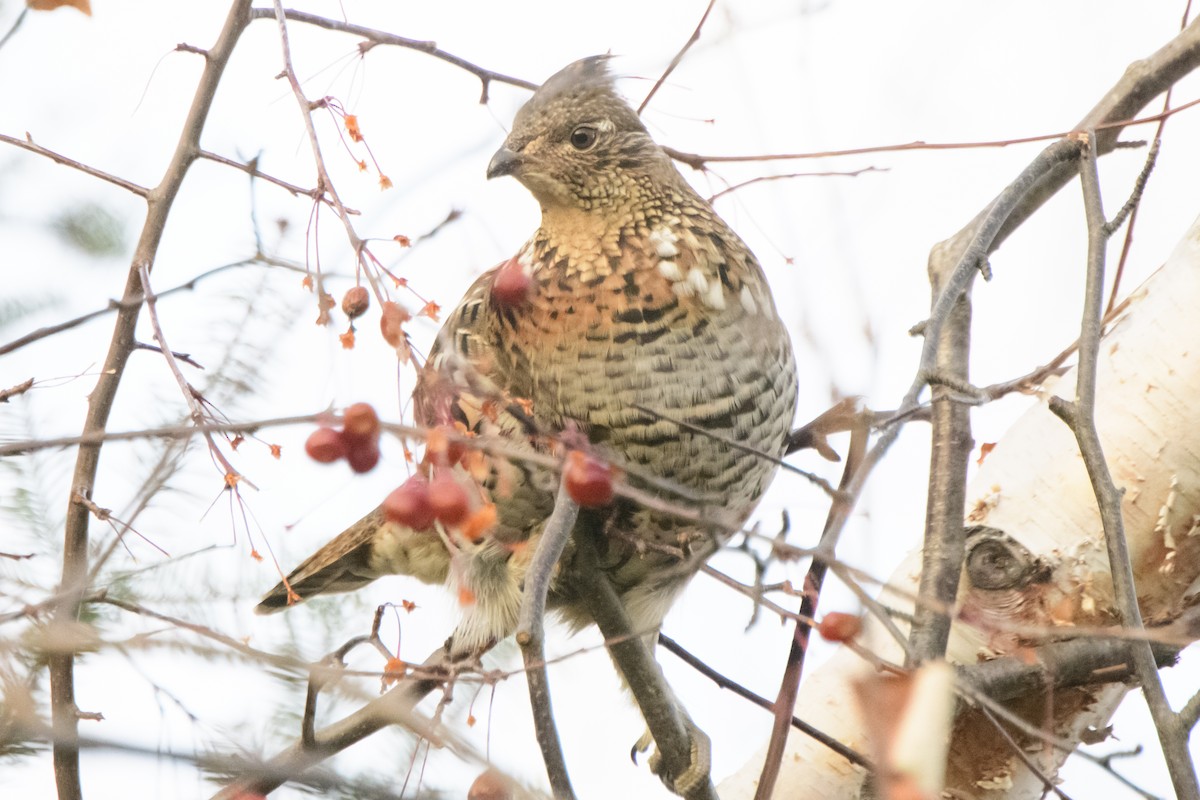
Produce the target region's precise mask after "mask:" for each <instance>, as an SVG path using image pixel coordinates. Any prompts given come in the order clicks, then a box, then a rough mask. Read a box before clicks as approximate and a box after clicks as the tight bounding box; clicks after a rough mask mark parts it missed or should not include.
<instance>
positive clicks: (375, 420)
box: [342, 403, 379, 445]
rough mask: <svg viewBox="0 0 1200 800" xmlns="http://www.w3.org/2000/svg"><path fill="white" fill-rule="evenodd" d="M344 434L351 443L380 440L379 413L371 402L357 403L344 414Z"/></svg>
mask: <svg viewBox="0 0 1200 800" xmlns="http://www.w3.org/2000/svg"><path fill="white" fill-rule="evenodd" d="M342 435H343V436H345V437H346V440H347V441H348V442H350V444H351V445H354V444H358V443H360V442H372V443H374V442H378V441H379V415H378V414H376V413H375V409H373V408H371V406H370V404H369V403H355V404H354V405H352V406H350V407H349V408H347V409H346V411H345V412H344V413H343V414H342Z"/></svg>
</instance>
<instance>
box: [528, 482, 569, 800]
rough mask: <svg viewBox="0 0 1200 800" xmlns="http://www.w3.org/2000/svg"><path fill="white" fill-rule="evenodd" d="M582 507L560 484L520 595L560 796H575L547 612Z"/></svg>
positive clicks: (551, 771) (537, 722)
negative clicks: (561, 733) (553, 679)
mask: <svg viewBox="0 0 1200 800" xmlns="http://www.w3.org/2000/svg"><path fill="white" fill-rule="evenodd" d="M578 516H579V506H578V505H576V504H575V501H574V500H572V499H571V496H570V495H569V494H567V488H566V482H565V480H564V481H563V482H562V483H561V484H560V485H559V488H558V497H557V498H556V499H555V501H554V510H553V511H552V512H551V513H550V518H549V519H548V520H546V525H545V527H544V528H543V530H542V536H541V538H540V539H539V540H538V543H537V550H536V552H535V553H534V555H533V560H532V561H531V562H530V564H529V570H528V572H526V574H525V591H524V592H523V593H522V595H521V614H520V617H519V619H518V621H517V635H516V638H517V644H519V645H520V646H521V656H522V658H523V659H524V661H525V674H526V679H527V681H528V683H529V704H530V706H531V707H532V709H533V722H534V726H535V727H536V730H537V740H538V746H539V747H541V750H542V760H543V761H545V763H546V773H547V775H548V776H549V778H550V788H551V790H552V791H553V792H554V796H555V798H558V800H574V797H575V792H574V790H573V789H572V788H571V777H570V775H569V774H568V773H567V762H566V759H565V758H564V757H563V752H562V743H561V742H560V741H559V738H558V729H557V728H556V727H555V724H554V711H553V708H552V707H551V704H550V681H549V677H548V676H547V674H546V651H545V648H544V646H543V645H544V642H545V633H546V627H545V615H546V595H547V593H548V592H549V591H550V583H551V581H552V579H553V578H554V574H555V572H556V571H557V570H558V561H559V559H560V558H561V557H562V554H563V550H564V549H565V548H566V546H567V542H568V541H569V540H570V538H571V531H572V530H573V529H574V528H575V520H576V518H577V517H578Z"/></svg>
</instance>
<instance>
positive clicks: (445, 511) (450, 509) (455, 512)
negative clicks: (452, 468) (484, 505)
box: [429, 471, 471, 525]
mask: <svg viewBox="0 0 1200 800" xmlns="http://www.w3.org/2000/svg"><path fill="white" fill-rule="evenodd" d="M429 508H430V509H431V510H432V511H433V516H434V517H436V518H437V519H439V520H441V521H442V522H444V523H445V524H447V525H457V524H459V523H460V522H462V521H463V520H465V519H466V518H467V516H468V515H469V514H470V512H471V509H470V505H469V504H468V502H467V492H466V490H465V489H463V487H462V486H461V485H459V483H458V481H456V480H454V478H453V477H451V476H450V475H449V474H448V473H447V472H445V471H442V472H440V473H439V474H438V475H437V477H435V478H434V479H433V480H432V481H431V482H430V484H429Z"/></svg>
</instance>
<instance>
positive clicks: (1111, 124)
mask: <svg viewBox="0 0 1200 800" xmlns="http://www.w3.org/2000/svg"><path fill="white" fill-rule="evenodd" d="M1175 43H1176V42H1172V44H1175ZM1182 49H1183V48H1179V50H1182ZM1161 53H1162V51H1160V54H1161ZM1171 55H1173V56H1175V55H1179V53H1178V52H1176V53H1172V54H1171ZM1171 66H1178V64H1177V63H1174V62H1173V63H1172V64H1171ZM1146 75H1147V78H1148V80H1150V81H1151V82H1152V83H1153V84H1154V85H1163V84H1158V83H1157V81H1159V80H1163V79H1166V83H1165V85H1164V87H1165V86H1169V85H1171V84H1173V83H1174V82H1175V81H1177V80H1178V79H1179V78H1180V77H1182V75H1180V74H1177V73H1173V72H1169V71H1168V72H1161V71H1159V72H1156V71H1154V70H1147V71H1146ZM1139 88H1140V87H1139ZM1139 94H1140V93H1139ZM1156 94H1157V93H1156ZM1107 99H1111V95H1110V96H1108V97H1106V100H1107ZM1121 99H1126V98H1121ZM1139 99H1140V98H1139ZM1152 99H1153V95H1152V96H1150V97H1146V98H1145V99H1144V100H1142V103H1143V104H1144V103H1146V102H1149V101H1150V100H1152ZM1196 105H1200V98H1197V99H1196V100H1192V101H1190V102H1187V103H1184V104H1183V105H1179V106H1175V107H1174V108H1172V109H1168V110H1167V111H1164V112H1161V113H1159V114H1151V115H1150V116H1146V117H1124V116H1122V117H1115V118H1113V119H1110V120H1104V121H1103V122H1100V123H1097V124H1096V125H1095V126H1094V127H1095V129H1096V130H1102V131H1108V132H1113V131H1118V130H1120V129H1122V128H1127V127H1131V126H1134V125H1149V124H1150V123H1152V122H1159V121H1161V120H1163V119H1166V118H1168V117H1171V116H1174V115H1175V114H1178V113H1179V112H1180V111H1184V110H1186V109H1189V108H1192V107H1193V106H1196ZM1135 110H1136V109H1135ZM1085 130H1086V128H1075V129H1074V130H1069V131H1062V132H1061V133H1041V134H1038V135H1036V136H1023V137H1019V138H1014V139H993V140H990V141H980V142H904V143H902V144H882V145H871V146H869V147H851V148H847V149H845V150H820V151H813V152H810V153H767V154H759V155H732V156H730V155H724V156H723V155H701V154H699V153H686V152H684V151H682V150H676V149H675V148H673V147H663V151H664V152H665V153H666V154H667V155H669V156H670V157H671V158H673V159H675V160H676V161H679V162H681V163H683V164H687V165H688V166H689V167H692V168H693V169H704V168H705V166H706V165H707V164H730V163H744V162H749V161H795V160H802V159H811V158H840V157H843V156H861V155H867V154H870V153H902V152H909V151H922V150H978V149H981V148H991V147H1008V146H1010V145H1015V144H1032V143H1035V142H1053V141H1056V140H1058V139H1065V138H1070V137H1074V136H1079V135H1080V134H1081V133H1083V132H1084V131H1085ZM1110 149H1111V146H1110Z"/></svg>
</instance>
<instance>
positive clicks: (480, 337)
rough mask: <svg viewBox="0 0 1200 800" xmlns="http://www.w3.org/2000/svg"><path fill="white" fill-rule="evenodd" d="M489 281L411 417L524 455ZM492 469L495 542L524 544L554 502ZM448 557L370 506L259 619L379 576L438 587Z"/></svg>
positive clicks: (472, 299)
mask: <svg viewBox="0 0 1200 800" xmlns="http://www.w3.org/2000/svg"><path fill="white" fill-rule="evenodd" d="M495 273H496V269H492V270H489V271H487V272H485V273H484V274H483V275H481V276H480V277H479V279H478V280H476V281H475V283H474V284H473V285H472V286H471V288H470V289H469V290H468V291H467V293H466V295H465V296H464V298H463V300H462V301H461V302H460V303H459V305H458V307H457V308H455V309H454V311H453V312H452V313H451V314H450V315H449V317H448V318H447V319H446V322H445V324H444V325H443V326H442V330H441V332H440V333H439V334H438V338H437V341H436V342H435V344H434V346H433V348H432V349H431V351H430V354H429V358H428V360H427V362H426V364H425V366H424V368H423V369H422V371H421V374H420V376H419V379H418V382H417V387H416V389H415V390H414V392H413V401H414V402H413V408H414V414H415V416H416V421H417V423H418V424H421V425H425V426H430V427H432V426H434V425H439V424H443V423H454V422H459V423H462V424H463V425H464V426H465V427H466V429H467V430H468V431H470V432H471V433H474V434H478V435H484V436H501V437H505V438H507V439H512V440H513V443H514V446H515V447H518V448H523V449H531V445H529V443H528V436H527V434H529V433H531V432H532V429H533V428H534V427H535V424H534V423H533V422H532V420H531V419H530V418H528V417H527V416H525V415H524V413H523V412H522V410H521V405H520V403H519V402H517V400H519V398H518V397H515V396H514V394H513V392H512V388H511V387H512V381H511V380H509V379H508V378H507V376H506V374H505V366H506V360H505V359H504V358H502V357H499V356H500V354H499V352H498V348H499V347H501V343H500V341H499V339H498V336H497V333H496V328H495V326H494V325H493V324H492V319H491V315H492V313H493V311H492V308H491V303H490V289H491V284H492V280H493V279H494V277H495ZM522 434H525V435H522ZM493 461H494V462H495V463H493V467H492V470H491V473H490V476H489V477H488V479H487V480H485V483H487V484H489V486H488V488H489V489H490V490H491V492H492V493H493V494H503V495H504V497H503V499H500V502H499V503H498V505H499V507H500V528H501V531H499V532H498V534H500V535H501V538H503V539H508V540H517V539H524V538H525V536H526V535H527V533H526V532H527V530H528V529H529V527H530V522H531V521H532V520H540V519H542V518H544V517H545V515H546V514H549V512H550V508H551V507H552V505H553V496H552V495H550V494H549V493H547V492H542V491H539V490H535V489H533V487H532V482H531V481H530V469H529V468H528V467H527V466H526V465H524V464H522V463H520V462H519V461H513V460H508V461H504V460H497V459H493ZM455 469H456V470H461V469H462V468H461V467H456V468H455ZM460 477H462V476H461V475H460ZM543 495H544V497H543ZM498 499H499V498H498ZM451 558H452V556H451V553H450V552H449V550H448V549H447V547H446V545H445V543H444V541H443V539H442V537H441V535H439V533H438V531H437V530H435V529H434V527H433V526H431V527H430V528H428V529H424V530H414V529H412V528H410V527H407V526H404V525H400V524H397V523H395V522H389V521H388V520H387V519H385V517H384V515H383V511H382V510H381V508H376V509H374V510H373V511H371V512H370V513H369V514H367V515H366V516H364V517H363V518H361V519H360V520H358V521H357V522H355V523H354V524H353V525H351V526H350V527H348V528H346V530H344V531H343V532H342V533H340V534H338V535H337V536H336V537H335V538H334V539H333V540H332V541H330V542H329V543H328V544H326V545H325V546H324V547H322V548H321V549H319V550H318V551H317V552H315V553H313V554H312V555H311V556H309V557H308V558H307V559H305V560H304V561H303V562H301V564H300V565H299V566H298V567H296V568H295V569H294V570H292V572H291V573H290V574H289V575H288V576H287V578H286V579H285V580H283V581H280V582H279V583H278V584H277V585H276V586H275V587H274V588H273V589H272V590H271V591H270V592H268V593H267V594H266V595H265V596H264V597H263V599H262V601H261V602H260V603H259V605H258V607H257V608H256V611H257V612H258V613H260V614H270V613H273V612H275V611H279V610H282V609H284V608H286V607H288V606H289V605H292V604H293V603H296V602H300V601H303V600H306V599H308V598H310V597H313V596H315V595H320V594H328V593H333V592H348V591H352V590H354V589H358V588H360V587H362V586H365V585H366V584H368V583H370V582H372V581H374V580H375V579H376V578H379V577H381V576H383V575H390V574H402V575H411V576H413V577H415V578H418V579H419V580H422V581H425V582H426V583H442V582H444V581H445V580H446V577H447V574H448V572H449V570H450V562H451Z"/></svg>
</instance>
